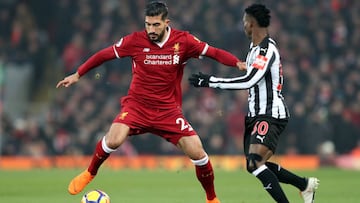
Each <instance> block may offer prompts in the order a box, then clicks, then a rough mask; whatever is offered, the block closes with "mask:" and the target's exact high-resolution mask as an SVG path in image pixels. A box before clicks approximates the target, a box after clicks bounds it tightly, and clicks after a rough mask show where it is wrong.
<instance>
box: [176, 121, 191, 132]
mask: <svg viewBox="0 0 360 203" xmlns="http://www.w3.org/2000/svg"><path fill="white" fill-rule="evenodd" d="M176 124H180V129H181V130H182V131H183V130H185V129H189V131H192V130H193V128H192V127H191V125H189V124H186V122H185V120H184V119H183V118H177V119H176Z"/></svg>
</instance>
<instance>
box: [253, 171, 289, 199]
mask: <svg viewBox="0 0 360 203" xmlns="http://www.w3.org/2000/svg"><path fill="white" fill-rule="evenodd" d="M252 174H253V175H255V176H256V177H257V178H258V179H259V180H260V181H261V182H262V184H263V186H264V189H265V190H266V191H267V192H268V193H269V194H270V195H271V196H272V198H273V199H274V200H276V202H280V203H289V200H288V199H287V198H286V195H285V193H284V191H283V190H282V188H281V186H280V183H279V180H278V179H277V177H276V175H275V174H274V173H273V172H272V171H271V170H270V169H268V168H267V167H266V166H265V165H262V166H260V167H259V168H258V169H256V170H255V171H253V172H252Z"/></svg>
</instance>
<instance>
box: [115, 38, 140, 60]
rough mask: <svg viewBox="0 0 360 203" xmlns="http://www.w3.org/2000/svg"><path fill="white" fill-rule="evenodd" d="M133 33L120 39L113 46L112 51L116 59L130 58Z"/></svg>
mask: <svg viewBox="0 0 360 203" xmlns="http://www.w3.org/2000/svg"><path fill="white" fill-rule="evenodd" d="M134 35H135V33H133V34H130V35H127V36H124V37H122V38H121V39H120V40H119V41H118V42H117V43H115V44H114V45H113V50H114V52H115V55H116V57H117V58H122V57H126V56H130V53H131V49H132V47H133V46H132V45H131V43H132V41H133V40H132V39H133V38H134Z"/></svg>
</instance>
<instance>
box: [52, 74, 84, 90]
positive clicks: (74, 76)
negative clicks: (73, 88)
mask: <svg viewBox="0 0 360 203" xmlns="http://www.w3.org/2000/svg"><path fill="white" fill-rule="evenodd" d="M79 79H80V75H79V73H78V72H75V73H73V74H71V75H69V76H67V77H65V78H64V79H63V80H61V81H59V82H58V84H57V85H56V88H59V87H69V86H70V85H72V84H74V83H76V82H77V81H79Z"/></svg>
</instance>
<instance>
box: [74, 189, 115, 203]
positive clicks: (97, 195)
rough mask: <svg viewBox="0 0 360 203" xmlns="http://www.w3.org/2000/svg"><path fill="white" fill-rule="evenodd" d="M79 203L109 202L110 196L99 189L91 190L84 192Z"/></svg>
mask: <svg viewBox="0 0 360 203" xmlns="http://www.w3.org/2000/svg"><path fill="white" fill-rule="evenodd" d="M80 203H110V197H109V195H107V194H106V193H105V192H103V191H101V190H91V191H89V192H87V193H86V194H84V196H83V197H82V199H81V202H80Z"/></svg>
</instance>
